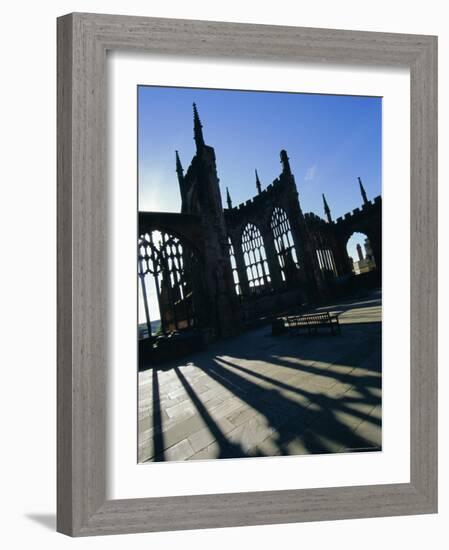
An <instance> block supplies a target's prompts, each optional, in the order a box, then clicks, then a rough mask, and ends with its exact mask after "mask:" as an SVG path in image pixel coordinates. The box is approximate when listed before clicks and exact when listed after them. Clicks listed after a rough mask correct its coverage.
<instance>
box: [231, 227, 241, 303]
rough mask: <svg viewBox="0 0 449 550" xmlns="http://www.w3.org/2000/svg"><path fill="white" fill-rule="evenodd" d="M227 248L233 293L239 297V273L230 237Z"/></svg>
mask: <svg viewBox="0 0 449 550" xmlns="http://www.w3.org/2000/svg"><path fill="white" fill-rule="evenodd" d="M228 246H229V258H230V260H231V268H232V277H233V279H234V287H235V292H236V294H238V295H240V294H241V293H242V291H241V288H240V280H239V272H238V271H237V263H236V261H235V253H234V246H233V245H232V241H231V237H228Z"/></svg>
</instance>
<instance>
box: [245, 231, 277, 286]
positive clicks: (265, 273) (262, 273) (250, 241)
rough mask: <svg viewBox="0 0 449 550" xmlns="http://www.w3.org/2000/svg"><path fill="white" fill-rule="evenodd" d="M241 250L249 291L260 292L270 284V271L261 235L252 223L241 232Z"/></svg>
mask: <svg viewBox="0 0 449 550" xmlns="http://www.w3.org/2000/svg"><path fill="white" fill-rule="evenodd" d="M242 250H243V259H244V261H245V267H246V275H247V278H248V285H249V289H250V291H251V292H252V293H258V292H262V291H263V290H265V289H266V288H268V286H269V284H270V282H271V277H270V270H269V269H268V262H267V256H266V253H265V246H264V243H263V238H262V235H261V233H260V231H259V230H258V229H257V227H256V226H255V225H253V224H252V223H249V224H248V225H247V226H246V227H245V229H244V230H243V235H242Z"/></svg>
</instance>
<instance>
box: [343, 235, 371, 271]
mask: <svg viewBox="0 0 449 550" xmlns="http://www.w3.org/2000/svg"><path fill="white" fill-rule="evenodd" d="M346 251H347V253H348V257H349V264H350V268H351V270H352V272H353V273H354V275H363V274H364V273H369V272H370V271H374V270H375V269H376V261H375V259H374V254H373V249H372V245H371V242H370V239H369V238H368V236H367V235H366V234H365V233H360V232H357V231H356V232H354V233H352V235H351V236H350V237H349V239H348V241H347V243H346Z"/></svg>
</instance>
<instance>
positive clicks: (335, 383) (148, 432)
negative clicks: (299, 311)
mask: <svg viewBox="0 0 449 550" xmlns="http://www.w3.org/2000/svg"><path fill="white" fill-rule="evenodd" d="M321 309H324V310H330V311H335V312H339V315H340V323H341V328H342V330H341V335H337V336H332V335H330V334H329V331H328V330H326V329H320V332H321V334H318V335H317V336H307V335H306V334H304V335H302V336H289V335H282V336H279V337H272V336H271V335H270V327H263V328H260V329H257V330H253V331H250V332H247V333H245V334H242V335H240V336H238V337H235V338H232V339H229V340H226V341H221V342H217V343H216V344H214V345H211V346H209V348H208V349H207V350H205V351H204V352H201V353H198V354H195V355H193V356H190V357H189V358H188V360H186V361H185V362H184V363H182V362H179V361H178V362H177V363H171V364H166V365H162V366H158V367H157V368H152V369H148V370H146V371H143V372H141V373H140V374H139V462H144V461H162V460H196V459H212V458H236V457H247V456H274V455H297V454H310V453H335V452H348V451H370V450H380V448H381V296H380V294H379V293H377V294H373V295H371V296H370V297H369V298H364V299H361V300H359V301H352V302H346V303H344V302H342V303H341V304H333V305H331V306H328V307H325V308H321Z"/></svg>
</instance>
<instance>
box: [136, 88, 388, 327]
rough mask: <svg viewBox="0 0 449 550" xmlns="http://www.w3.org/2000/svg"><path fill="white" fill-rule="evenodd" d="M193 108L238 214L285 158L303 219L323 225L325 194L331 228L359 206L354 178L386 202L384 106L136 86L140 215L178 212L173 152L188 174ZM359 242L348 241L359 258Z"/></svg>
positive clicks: (369, 101)
mask: <svg viewBox="0 0 449 550" xmlns="http://www.w3.org/2000/svg"><path fill="white" fill-rule="evenodd" d="M193 102H195V103H196V104H197V108H198V112H199V116H200V119H201V122H202V124H203V134H204V139H205V142H206V143H207V144H208V145H210V146H212V147H214V149H215V154H216V159H217V171H218V177H219V178H220V187H221V193H222V198H223V204H224V205H226V187H228V188H229V192H230V195H231V198H232V201H233V205H234V206H236V205H238V204H239V203H241V202H244V201H246V200H248V199H250V198H251V197H253V196H254V195H255V194H256V193H257V191H256V185H255V175H254V170H255V169H256V168H257V171H258V173H259V178H260V180H261V183H262V187H266V186H267V185H268V184H270V183H271V182H272V181H273V180H274V179H275V178H276V177H277V176H278V175H279V174H280V172H281V165H280V158H279V152H280V151H281V149H286V150H287V153H288V156H289V158H290V166H291V169H292V172H293V174H294V175H295V180H296V185H297V188H298V192H299V198H300V201H301V207H302V210H303V212H304V213H305V212H315V213H316V214H318V215H320V216H322V217H324V212H323V203H322V193H324V194H325V195H326V199H327V202H328V204H329V207H330V209H331V212H332V215H333V217H334V219H335V218H337V217H338V216H341V215H343V214H345V213H346V212H349V211H351V210H353V209H354V208H357V207H359V206H361V204H362V198H361V196H360V191H359V185H358V181H357V176H360V177H361V178H362V181H363V184H364V186H365V190H366V192H367V195H368V198H369V199H372V198H374V197H375V196H377V195H379V194H380V193H381V170H382V159H381V135H382V111H381V110H382V100H381V98H379V97H359V96H338V95H320V94H301V93H294V94H293V93H279V92H246V91H234V90H208V89H193V88H165V87H153V86H139V87H138V148H139V151H138V154H139V162H138V173H139V210H153V211H161V212H179V211H180V209H181V198H180V193H179V186H178V180H177V177H176V172H175V150H178V151H179V156H180V158H181V163H182V165H183V167H184V170H186V169H187V168H188V166H189V164H190V161H191V160H192V157H193V156H194V154H195V142H194V140H193V113H192V103H193ZM363 240H364V238H363V237H362V236H360V235H359V236H358V237H354V238H352V239H351V240H350V243H349V245H348V252H349V254H350V255H352V256H353V257H354V258H355V257H356V253H355V247H356V244H357V243H360V244H362V245H363ZM362 248H363V246H362ZM153 294H154V293H153V292H151V296H150V309H151V316H152V318H153V319H154V318H157V316H158V312H157V304H156V301H155V296H154V295H153ZM139 309H140V310H141V308H140V307H139ZM139 317H140V314H139Z"/></svg>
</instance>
